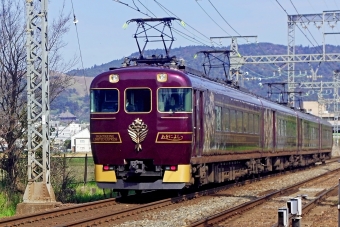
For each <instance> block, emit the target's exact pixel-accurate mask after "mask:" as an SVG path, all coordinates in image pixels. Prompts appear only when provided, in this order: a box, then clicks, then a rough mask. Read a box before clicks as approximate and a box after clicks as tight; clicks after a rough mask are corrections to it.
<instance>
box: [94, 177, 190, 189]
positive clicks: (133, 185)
mask: <svg viewBox="0 0 340 227" xmlns="http://www.w3.org/2000/svg"><path fill="white" fill-rule="evenodd" d="M97 185H98V187H100V188H111V189H128V190H159V189H165V190H168V189H182V188H184V186H185V183H163V181H162V180H157V181H154V182H126V181H124V180H122V179H117V182H116V183H105V182H97Z"/></svg>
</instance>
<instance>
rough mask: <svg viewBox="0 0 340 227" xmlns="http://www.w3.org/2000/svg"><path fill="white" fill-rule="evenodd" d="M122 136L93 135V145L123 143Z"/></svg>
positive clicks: (116, 133) (115, 134) (110, 134)
mask: <svg viewBox="0 0 340 227" xmlns="http://www.w3.org/2000/svg"><path fill="white" fill-rule="evenodd" d="M121 142H122V140H121V138H120V134H119V133H118V132H113V133H92V143H121Z"/></svg>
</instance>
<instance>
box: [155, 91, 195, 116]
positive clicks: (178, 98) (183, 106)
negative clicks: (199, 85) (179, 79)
mask: <svg viewBox="0 0 340 227" xmlns="http://www.w3.org/2000/svg"><path fill="white" fill-rule="evenodd" d="M157 108H158V111H160V112H192V90H191V88H160V89H158V105H157Z"/></svg>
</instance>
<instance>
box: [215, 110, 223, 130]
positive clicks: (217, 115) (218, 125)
mask: <svg viewBox="0 0 340 227" xmlns="http://www.w3.org/2000/svg"><path fill="white" fill-rule="evenodd" d="M221 110H222V107H220V106H215V118H216V121H215V129H216V131H221V128H222V122H221V120H222V119H221V112H222V111H221Z"/></svg>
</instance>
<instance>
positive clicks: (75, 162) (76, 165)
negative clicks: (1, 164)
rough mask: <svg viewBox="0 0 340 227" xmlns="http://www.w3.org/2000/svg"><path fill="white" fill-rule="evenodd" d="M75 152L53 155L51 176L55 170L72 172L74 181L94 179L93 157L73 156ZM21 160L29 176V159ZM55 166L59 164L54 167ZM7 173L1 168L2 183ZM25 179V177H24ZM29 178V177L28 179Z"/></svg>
mask: <svg viewBox="0 0 340 227" xmlns="http://www.w3.org/2000/svg"><path fill="white" fill-rule="evenodd" d="M73 155H74V154H63V155H61V156H52V157H51V164H52V165H51V166H52V168H51V177H52V178H53V171H58V172H61V173H64V174H65V173H66V172H70V174H71V176H72V177H73V179H74V183H84V184H86V183H88V182H91V181H94V163H93V157H92V156H88V155H87V154H83V155H81V156H78V155H77V156H73ZM20 162H23V163H26V165H24V166H25V167H26V169H23V171H24V172H25V173H24V174H23V175H24V176H27V174H26V171H27V159H26V158H22V159H20ZM53 163H59V165H53ZM53 166H57V167H55V168H58V169H53ZM6 176H7V173H6V171H4V170H2V169H0V183H1V182H4V180H5V179H6ZM24 180H25V179H24ZM26 180H27V179H26Z"/></svg>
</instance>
